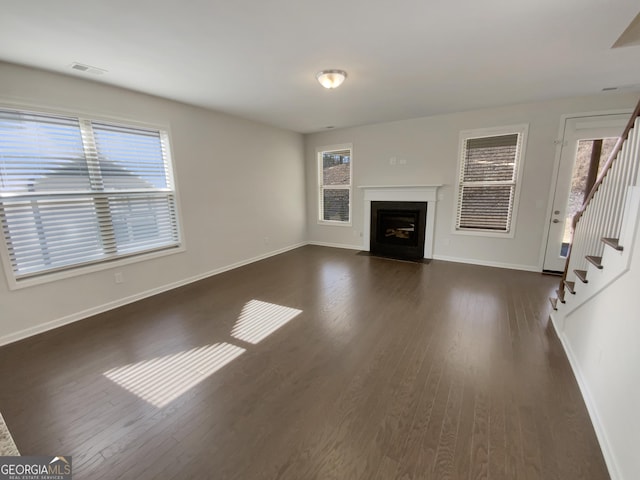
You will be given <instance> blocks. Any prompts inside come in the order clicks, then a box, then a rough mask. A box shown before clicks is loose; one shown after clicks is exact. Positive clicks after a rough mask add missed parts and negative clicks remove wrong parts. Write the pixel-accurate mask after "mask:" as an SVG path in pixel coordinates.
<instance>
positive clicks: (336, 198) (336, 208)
mask: <svg viewBox="0 0 640 480" xmlns="http://www.w3.org/2000/svg"><path fill="white" fill-rule="evenodd" d="M351 157H352V147H351V145H341V146H337V147H333V148H327V149H321V150H320V151H318V181H319V188H318V193H319V195H320V198H319V205H320V208H319V212H318V221H319V222H320V223H326V224H334V225H351V170H352V169H351V167H352V162H351Z"/></svg>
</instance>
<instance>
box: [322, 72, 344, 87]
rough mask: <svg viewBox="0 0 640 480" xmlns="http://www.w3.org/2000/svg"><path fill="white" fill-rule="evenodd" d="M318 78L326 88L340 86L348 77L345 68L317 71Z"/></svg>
mask: <svg viewBox="0 0 640 480" xmlns="http://www.w3.org/2000/svg"><path fill="white" fill-rule="evenodd" d="M316 78H317V79H318V82H320V85H322V86H323V87H324V88H338V87H339V86H340V85H342V82H344V81H345V79H346V78H347V72H345V71H344V70H323V71H321V72H318V73H316Z"/></svg>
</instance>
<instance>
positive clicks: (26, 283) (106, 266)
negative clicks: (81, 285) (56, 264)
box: [5, 245, 186, 290]
mask: <svg viewBox="0 0 640 480" xmlns="http://www.w3.org/2000/svg"><path fill="white" fill-rule="evenodd" d="M184 251H186V248H185V247H184V245H180V246H177V247H173V248H167V249H166V250H158V251H155V252H149V253H142V254H140V255H132V256H130V257H125V258H120V259H117V260H111V261H104V262H101V263H96V264H93V265H86V266H83V267H76V268H74V267H71V268H69V269H68V270H61V271H58V272H52V273H43V274H42V275H38V276H34V277H28V278H24V279H22V280H16V279H15V278H14V277H13V272H9V271H7V270H6V268H5V273H6V276H7V283H8V284H9V290H20V289H22V288H28V287H34V286H36V285H43V284H46V283H50V282H56V281H59V280H65V279H67V278H73V277H78V276H80V275H87V274H89V273H95V272H100V271H103V270H113V269H116V268H120V267H124V266H125V265H130V264H133V263H138V262H144V261H148V260H153V259H156V258H161V257H166V256H169V255H174V254H177V253H182V252H184Z"/></svg>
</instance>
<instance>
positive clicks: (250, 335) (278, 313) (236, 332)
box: [231, 300, 302, 344]
mask: <svg viewBox="0 0 640 480" xmlns="http://www.w3.org/2000/svg"><path fill="white" fill-rule="evenodd" d="M301 313H302V310H298V309H297V308H291V307H283V306H282V305H276V304H275V303H268V302H261V301H260V300H251V301H249V302H247V303H246V304H245V306H244V307H243V308H242V311H241V312H240V316H239V317H238V320H237V321H236V324H235V325H234V327H233V330H232V331H231V335H232V336H233V337H234V338H237V339H238V340H242V341H244V342H248V343H253V344H256V343H259V342H261V341H262V340H264V339H265V338H266V337H268V336H269V335H271V334H272V333H273V332H275V331H276V330H278V329H279V328H280V327H282V326H283V325H285V324H287V323H288V322H290V321H291V320H293V319H294V318H295V317H297V316H298V315H300V314H301Z"/></svg>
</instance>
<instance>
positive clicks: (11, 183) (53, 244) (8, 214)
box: [0, 110, 179, 280]
mask: <svg viewBox="0 0 640 480" xmlns="http://www.w3.org/2000/svg"><path fill="white" fill-rule="evenodd" d="M170 172H171V166H170V163H169V158H168V148H167V136H166V133H164V132H160V131H153V130H146V129H139V128H131V127H126V126H116V125H109V124H105V123H98V122H92V121H91V120H87V119H78V118H69V117H60V116H52V115H43V114H36V113H26V112H18V111H10V110H4V111H0V221H1V226H2V234H3V237H4V243H5V245H6V251H7V253H8V255H7V257H8V258H9V261H10V263H11V265H10V267H11V270H12V272H13V275H14V277H15V279H16V280H19V279H22V278H25V277H31V276H34V275H40V274H43V273H48V272H52V271H58V270H62V269H67V268H72V267H75V266H79V265H85V264H90V263H95V262H102V261H108V260H113V259H116V258H121V257H123V256H128V255H132V254H140V253H145V252H149V251H153V250H157V249H166V248H174V247H177V246H178V245H179V234H178V232H179V229H178V219H177V216H176V206H175V190H174V186H173V182H172V177H171V174H170Z"/></svg>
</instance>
